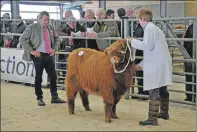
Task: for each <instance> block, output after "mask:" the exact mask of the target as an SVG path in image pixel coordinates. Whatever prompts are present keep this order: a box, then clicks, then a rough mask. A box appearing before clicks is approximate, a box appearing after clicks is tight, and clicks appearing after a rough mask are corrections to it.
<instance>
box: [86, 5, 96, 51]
mask: <svg viewBox="0 0 197 132" xmlns="http://www.w3.org/2000/svg"><path fill="white" fill-rule="evenodd" d="M84 17H85V19H96V18H95V13H94V11H93V10H92V9H87V10H86V11H85V16H84ZM94 25H95V22H87V28H86V29H87V30H86V32H91V31H94ZM88 30H89V31H88ZM87 46H88V48H91V49H95V50H98V46H97V43H96V40H94V39H88V40H87Z"/></svg>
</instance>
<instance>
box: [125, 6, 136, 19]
mask: <svg viewBox="0 0 197 132" xmlns="http://www.w3.org/2000/svg"><path fill="white" fill-rule="evenodd" d="M133 12H134V11H133V10H132V9H131V8H127V9H126V16H127V17H128V18H129V19H131V18H134V13H133Z"/></svg>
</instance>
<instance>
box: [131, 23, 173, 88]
mask: <svg viewBox="0 0 197 132" xmlns="http://www.w3.org/2000/svg"><path fill="white" fill-rule="evenodd" d="M131 46H132V47H134V48H136V49H139V50H143V51H144V58H143V60H142V61H141V62H140V64H139V66H140V67H142V69H143V72H144V86H143V88H144V91H146V90H152V89H156V88H160V87H162V86H169V85H172V58H171V55H170V52H169V49H168V45H167V42H166V39H165V36H164V33H163V31H162V30H161V29H160V28H158V27H157V26H156V25H154V24H153V23H152V22H149V23H148V24H147V25H146V26H145V28H144V37H143V41H140V40H137V39H132V40H131Z"/></svg>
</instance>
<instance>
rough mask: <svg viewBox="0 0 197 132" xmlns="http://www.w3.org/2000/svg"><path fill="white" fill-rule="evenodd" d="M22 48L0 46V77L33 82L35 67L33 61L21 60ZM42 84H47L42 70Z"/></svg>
mask: <svg viewBox="0 0 197 132" xmlns="http://www.w3.org/2000/svg"><path fill="white" fill-rule="evenodd" d="M23 52H24V50H19V49H7V48H1V59H0V62H1V67H0V70H1V79H2V80H9V81H15V82H23V83H30V84H34V80H35V67H34V64H33V61H31V62H26V61H24V60H22V56H23ZM42 80H43V81H42V85H43V86H46V85H47V74H46V71H45V70H44V71H43V77H42Z"/></svg>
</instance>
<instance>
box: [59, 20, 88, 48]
mask: <svg viewBox="0 0 197 132" xmlns="http://www.w3.org/2000/svg"><path fill="white" fill-rule="evenodd" d="M67 20H68V22H67V24H66V26H65V27H64V28H63V29H62V30H61V32H63V33H66V34H67V36H72V37H84V36H85V32H86V28H85V27H84V26H81V25H80V24H79V23H78V22H75V21H74V20H76V18H75V17H73V16H70V17H68V18H67ZM69 20H70V22H69ZM66 41H67V42H66V44H68V45H70V46H71V50H70V51H72V50H75V49H77V48H85V47H86V45H85V40H84V39H66Z"/></svg>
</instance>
